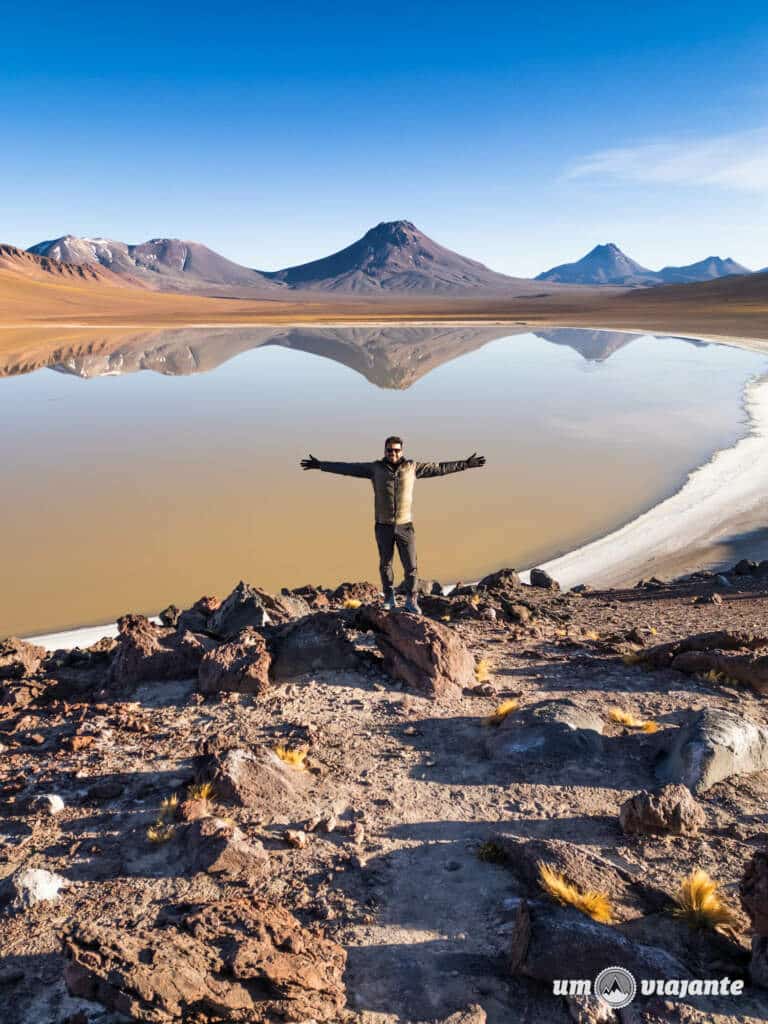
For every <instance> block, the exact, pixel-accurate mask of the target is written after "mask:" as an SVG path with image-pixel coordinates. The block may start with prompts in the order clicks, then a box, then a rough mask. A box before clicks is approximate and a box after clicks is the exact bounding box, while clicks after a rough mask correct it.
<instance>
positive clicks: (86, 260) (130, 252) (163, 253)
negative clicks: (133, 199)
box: [27, 235, 283, 297]
mask: <svg viewBox="0 0 768 1024" xmlns="http://www.w3.org/2000/svg"><path fill="white" fill-rule="evenodd" d="M27 251H28V252H30V253H33V254H35V255H38V256H46V257H48V258H49V259H51V260H56V261H57V262H59V263H69V264H73V265H75V266H82V265H84V264H97V265H99V266H102V267H104V268H106V269H107V270H109V271H111V272H112V273H113V274H116V275H118V276H119V277H122V278H124V279H125V281H126V282H128V283H131V284H144V285H147V286H148V287H150V288H155V289H157V290H158V291H178V292H198V293H200V294H203V293H205V292H211V291H218V292H221V291H222V290H223V291H225V292H231V291H233V290H236V291H237V292H239V293H243V292H244V293H245V294H244V297H248V296H249V295H257V294H260V293H264V294H276V293H279V292H281V291H283V289H282V288H281V287H280V286H279V285H278V284H277V283H276V282H274V281H269V280H267V278H266V277H265V276H264V275H263V274H260V273H259V271H258V270H251V269H250V268H249V267H243V266H241V265H240V264H239V263H233V262H232V261H231V260H228V259H226V258H225V257H224V256H221V255H219V253H217V252H214V251H213V249H209V248H208V247H207V246H205V245H201V244H200V243H199V242H185V241H182V240H181V239H179V238H151V239H150V240H149V241H148V242H142V243H141V244H140V245H128V244H126V243H125V242H117V241H115V240H113V239H109V238H77V237H76V236H74V235H64V236H63V237H61V238H54V239H51V240H50V241H47V242H38V244H37V245H33V246H31V247H30V248H29V249H28V250H27Z"/></svg>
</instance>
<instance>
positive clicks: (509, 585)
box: [477, 569, 523, 594]
mask: <svg viewBox="0 0 768 1024" xmlns="http://www.w3.org/2000/svg"><path fill="white" fill-rule="evenodd" d="M522 587H523V584H522V581H521V580H520V577H519V576H518V574H517V570H516V569H499V571H498V572H492V573H490V574H489V575H488V576H483V578H482V579H481V580H480V582H479V583H478V584H477V588H478V590H493V591H496V592H497V593H500V594H508V593H510V592H513V593H514V592H515V591H519V590H521V589H522Z"/></svg>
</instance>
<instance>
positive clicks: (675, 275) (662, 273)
mask: <svg viewBox="0 0 768 1024" xmlns="http://www.w3.org/2000/svg"><path fill="white" fill-rule="evenodd" d="M750 273H751V271H750V270H748V269H747V267H743V266H742V265H741V264H740V263H737V262H736V261H735V260H732V259H731V258H730V257H729V258H728V259H721V258H720V257H719V256H707V258H706V259H704V260H700V261H699V262H698V263H691V264H689V265H688V266H687V267H664V268H663V269H662V270H649V269H648V268H647V267H642V266H640V264H639V263H636V262H635V261H634V260H633V259H630V258H629V256H627V255H626V254H625V253H623V252H622V251H621V249H619V247H618V246H617V245H614V244H613V243H612V242H609V243H608V244H607V245H596V246H595V248H594V249H593V250H592V251H591V252H588V253H587V255H586V256H583V257H582V258H581V259H580V260H577V261H576V263H562V264H560V266H558V267H552V269H551V270H545V271H544V273H543V274H539V276H538V277H537V278H536V280H537V281H559V282H562V283H566V284H613V285H626V286H631V287H649V286H651V285H659V284H691V283H693V282H695V281H712V280H715V279H716V278H719V277H730V276H732V275H735V274H750Z"/></svg>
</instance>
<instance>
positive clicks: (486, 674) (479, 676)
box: [475, 658, 491, 683]
mask: <svg viewBox="0 0 768 1024" xmlns="http://www.w3.org/2000/svg"><path fill="white" fill-rule="evenodd" d="M490 678H491V672H490V665H489V664H488V661H487V660H486V659H485V658H481V659H480V661H478V662H477V664H476V665H475V679H476V680H477V681H478V683H487V682H488V680H489V679H490Z"/></svg>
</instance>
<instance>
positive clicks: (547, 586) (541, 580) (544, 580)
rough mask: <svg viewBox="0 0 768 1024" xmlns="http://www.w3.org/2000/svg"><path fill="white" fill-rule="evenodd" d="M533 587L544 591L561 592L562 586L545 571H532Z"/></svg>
mask: <svg viewBox="0 0 768 1024" xmlns="http://www.w3.org/2000/svg"><path fill="white" fill-rule="evenodd" d="M531 586H532V587H541V588H542V589H543V590H559V589H560V584H559V583H558V582H557V580H556V579H553V578H552V577H551V576H550V575H549V573H548V572H545V571H544V569H531Z"/></svg>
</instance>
